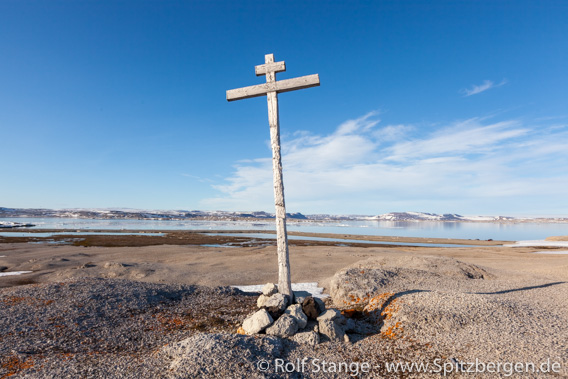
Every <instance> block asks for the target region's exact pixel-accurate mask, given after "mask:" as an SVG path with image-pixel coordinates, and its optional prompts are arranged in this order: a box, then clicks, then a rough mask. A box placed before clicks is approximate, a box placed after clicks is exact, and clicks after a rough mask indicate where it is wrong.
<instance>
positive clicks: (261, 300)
mask: <svg viewBox="0 0 568 379" xmlns="http://www.w3.org/2000/svg"><path fill="white" fill-rule="evenodd" d="M268 299H269V297H268V296H266V295H260V296H259V297H258V299H257V300H256V306H257V307H259V308H262V307H264V305H265V304H266V301H267V300H268Z"/></svg>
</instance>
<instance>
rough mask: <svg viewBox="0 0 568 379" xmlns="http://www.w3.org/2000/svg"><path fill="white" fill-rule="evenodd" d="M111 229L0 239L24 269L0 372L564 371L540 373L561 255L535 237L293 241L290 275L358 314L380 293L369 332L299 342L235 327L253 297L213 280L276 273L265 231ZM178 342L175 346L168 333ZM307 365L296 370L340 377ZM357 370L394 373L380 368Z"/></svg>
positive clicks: (562, 306) (8, 296)
mask: <svg viewBox="0 0 568 379" xmlns="http://www.w3.org/2000/svg"><path fill="white" fill-rule="evenodd" d="M42 232H49V231H42ZM58 232H61V231H60V230H58ZM90 232H92V230H90ZM121 232H124V233H126V232H132V233H133V234H131V235H128V234H120V235H77V234H76V233H69V235H53V236H44V237H34V236H26V237H0V238H1V239H0V267H1V268H2V272H13V271H31V273H28V274H22V275H19V276H5V277H0V286H2V287H4V288H1V289H0V338H1V340H0V377H4V376H7V375H10V374H13V375H15V376H16V377H20V376H25V375H29V377H105V376H106V377H109V376H113V377H180V378H181V377H210V378H214V377H236V378H240V377H243V378H245V377H297V376H298V375H297V373H296V374H294V373H290V374H287V373H279V374H278V375H276V373H275V372H274V371H269V372H267V373H263V372H259V370H258V367H257V363H258V361H259V359H265V360H268V361H270V362H273V361H274V360H275V359H282V360H284V361H286V362H296V361H297V359H300V360H301V359H303V358H305V357H309V358H310V359H311V360H313V359H319V360H320V361H321V360H327V361H332V362H337V363H339V362H348V363H349V362H360V363H361V362H369V363H370V364H371V365H372V366H373V367H376V366H377V365H381V364H383V363H385V362H390V361H401V362H419V361H422V362H430V363H434V362H435V361H436V360H437V359H438V360H440V361H437V362H438V363H440V364H444V363H446V362H451V363H453V362H462V363H463V365H465V363H467V362H469V361H472V360H473V361H475V359H476V358H477V359H478V360H480V361H481V362H485V363H488V362H501V363H505V362H525V363H526V362H533V363H535V364H537V368H538V364H540V363H541V362H545V361H546V360H547V359H549V360H550V361H551V362H553V363H554V362H558V363H559V364H560V365H561V370H562V371H561V372H559V373H549V374H547V375H550V376H551V377H565V376H566V375H568V371H567V363H568V362H567V357H568V346H567V342H566V341H568V328H566V325H568V316H567V315H568V305H567V304H566V303H567V302H566V299H567V298H568V255H554V254H533V252H535V251H537V250H538V251H542V250H543V249H542V248H532V247H518V248H509V247H503V246H500V245H502V244H503V243H505V242H504V241H475V240H462V241H458V240H447V239H439V240H436V239H414V238H410V237H408V238H402V237H399V238H394V237H391V238H389V237H363V236H358V237H357V236H351V235H336V236H330V235H325V236H323V237H329V238H338V239H349V240H352V239H357V238H364V239H367V240H376V241H377V242H392V244H386V245H385V244H377V245H374V244H369V243H361V244H360V245H359V244H357V243H344V242H341V241H337V242H333V241H310V240H290V245H291V246H290V261H291V272H292V281H293V282H295V283H302V282H318V283H319V285H320V286H322V287H324V288H325V291H326V292H327V293H328V294H331V295H332V296H331V297H330V298H328V300H327V305H328V306H329V307H331V306H334V307H337V308H340V309H342V310H344V311H345V314H346V315H349V314H360V313H356V312H355V313H353V310H357V309H360V308H362V305H364V303H365V302H369V301H371V300H372V299H385V300H386V299H388V304H387V303H384V304H382V305H380V304H379V307H378V309H379V311H380V315H379V316H380V317H379V318H378V320H380V321H379V324H377V328H378V329H377V332H376V333H374V334H371V335H356V334H353V335H351V336H350V337H351V342H348V343H337V342H322V343H320V344H319V345H316V346H304V345H300V344H297V343H294V342H292V341H289V340H287V339H285V338H284V339H280V338H276V337H269V336H265V335H262V334H261V335H259V336H258V337H251V336H242V335H238V334H236V330H237V329H238V327H239V325H240V324H241V323H242V321H243V320H244V319H245V318H246V316H247V315H248V314H250V313H251V312H253V311H254V310H255V308H256V305H255V302H256V297H255V296H250V295H247V294H242V293H240V292H239V291H237V290H231V289H227V288H225V289H218V287H219V286H230V285H254V284H263V283H267V282H275V281H277V260H276V252H275V247H274V244H275V242H274V241H273V240H271V239H266V240H263V239H259V238H247V237H238V236H224V235H223V233H221V232H219V233H217V231H215V233H216V234H219V235H210V234H203V233H199V232H186V231H171V232H170V231H160V233H163V235H161V236H159V235H144V234H145V233H140V232H139V231H121ZM211 232H212V231H207V233H211ZM233 233H235V232H231V234H233ZM225 234H226V233H225ZM291 234H297V235H300V233H291ZM318 236H319V237H322V235H318ZM306 237H309V236H306ZM396 242H411V243H412V242H414V243H424V242H425V243H438V244H440V243H442V244H458V245H459V244H463V245H467V247H424V246H399V245H396ZM204 245H207V246H204ZM211 245H213V246H211ZM472 245H476V246H472ZM228 246H232V247H228ZM550 251H551V252H553V251H554V249H551V250H550ZM350 295H353V296H354V298H353V301H351V298H350V297H349V296H350ZM375 301H376V300H375ZM180 341H185V342H184V344H183V346H185V348H184V349H181V348H180V349H179V351H176V352H172V351H171V349H170V350H167V349H166V347H165V346H178V345H177V342H180ZM180 346H182V345H180ZM166 350H167V353H166ZM227 357H229V358H230V359H227ZM463 365H462V366H463ZM462 366H460V367H462ZM308 368H313V366H310V365H308V366H307V368H306V370H307V371H304V372H303V376H304V377H314V378H316V377H337V378H343V377H346V376H347V375H345V373H337V372H336V373H327V374H326V375H323V376H322V374H321V372H320V373H319V374H318V373H313V372H311V371H309V370H308ZM360 374H362V375H361V376H362V377H379V376H387V377H391V376H392V377H398V375H394V374H390V375H389V374H388V373H386V372H385V371H384V367H383V368H382V369H381V368H380V367H379V368H376V369H373V370H372V371H371V372H369V373H360ZM504 374H506V373H504V372H501V373H500V374H495V373H494V374H488V373H486V374H484V375H483V376H487V377H499V376H507V375H504ZM271 375H272V376H271ZM294 375H296V376H294ZM547 375H545V374H543V373H532V374H531V373H529V374H513V375H509V376H512V377H546V376H547ZM406 376H407V377H428V376H434V375H426V376H425V375H424V374H406ZM457 376H458V377H459V376H464V377H470V376H471V374H460V375H457Z"/></svg>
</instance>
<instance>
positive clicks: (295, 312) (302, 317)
mask: <svg viewBox="0 0 568 379" xmlns="http://www.w3.org/2000/svg"><path fill="white" fill-rule="evenodd" d="M284 313H285V314H289V315H290V316H292V317H294V318H295V319H296V323H297V324H298V329H304V328H305V327H306V325H307V324H308V316H306V314H305V313H304V311H302V306H301V305H300V304H293V305H290V306H289V307H288V308H287V309H286V311H285V312H284Z"/></svg>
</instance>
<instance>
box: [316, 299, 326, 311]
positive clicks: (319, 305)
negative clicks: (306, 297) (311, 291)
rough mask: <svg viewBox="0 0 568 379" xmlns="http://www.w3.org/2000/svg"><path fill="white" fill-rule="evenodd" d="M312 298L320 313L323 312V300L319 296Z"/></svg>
mask: <svg viewBox="0 0 568 379" xmlns="http://www.w3.org/2000/svg"><path fill="white" fill-rule="evenodd" d="M314 300H315V301H316V304H317V306H318V309H319V312H320V314H322V313H323V312H325V303H324V302H323V300H322V299H320V298H319V297H314Z"/></svg>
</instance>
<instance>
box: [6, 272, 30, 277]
mask: <svg viewBox="0 0 568 379" xmlns="http://www.w3.org/2000/svg"><path fill="white" fill-rule="evenodd" d="M30 272H32V271H12V272H0V276H11V275H22V274H29V273H30Z"/></svg>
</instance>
